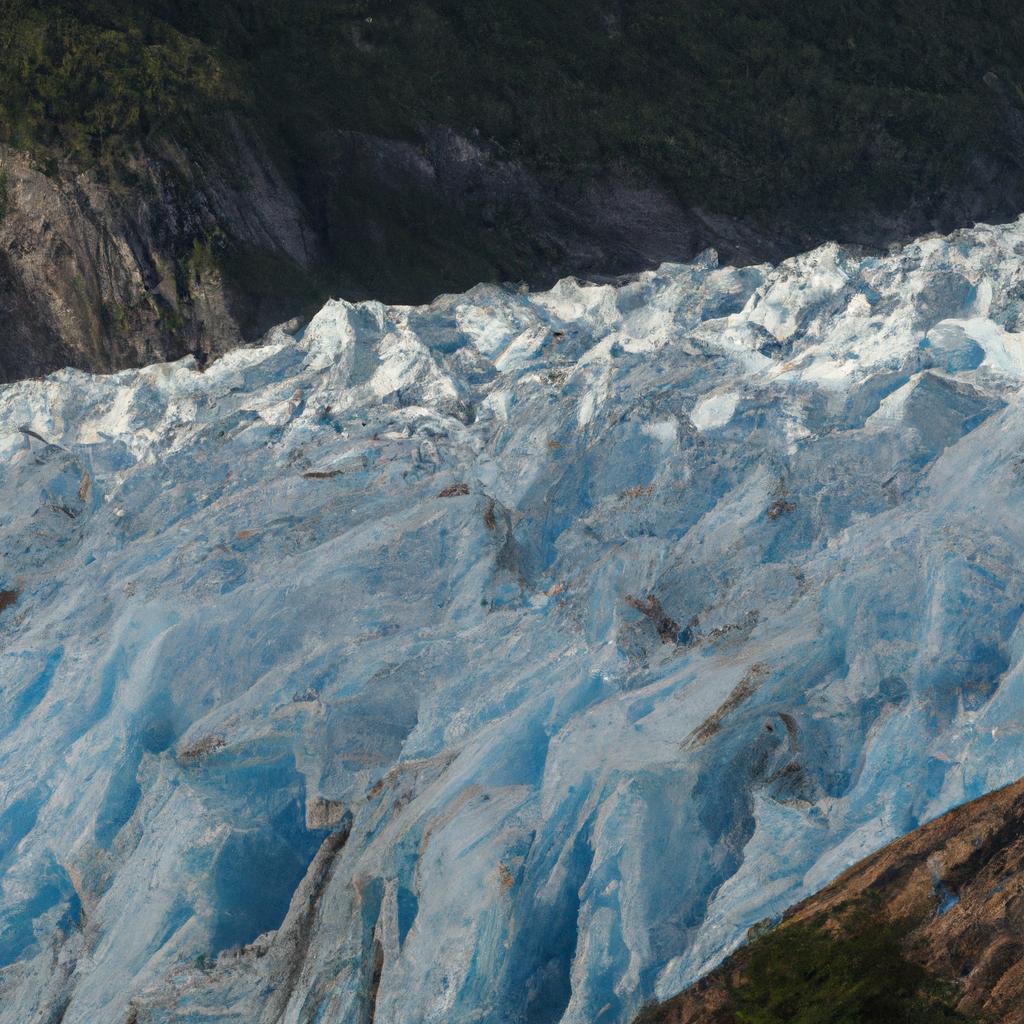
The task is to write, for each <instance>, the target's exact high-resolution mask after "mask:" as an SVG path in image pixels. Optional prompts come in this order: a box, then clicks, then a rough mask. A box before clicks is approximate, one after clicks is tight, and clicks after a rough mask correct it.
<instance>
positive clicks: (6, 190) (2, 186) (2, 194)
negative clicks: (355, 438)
mask: <svg viewBox="0 0 1024 1024" xmlns="http://www.w3.org/2000/svg"><path fill="white" fill-rule="evenodd" d="M10 206H11V186H10V180H9V178H8V174H7V169H6V168H5V167H0V224H2V223H3V222H4V218H5V217H6V216H7V211H8V210H9V209H10Z"/></svg>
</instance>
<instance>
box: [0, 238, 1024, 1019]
mask: <svg viewBox="0 0 1024 1024" xmlns="http://www.w3.org/2000/svg"><path fill="white" fill-rule="evenodd" d="M1022 381H1024V222H1020V221H1019V222H1017V223H1013V224H1009V225H1005V226H985V225H979V226H977V227H975V228H972V229H970V230H964V231H960V232H957V233H956V234H953V235H950V236H948V237H937V236H936V237H930V238H926V239H922V240H919V241H917V242H915V243H913V244H911V245H908V246H906V247H903V248H900V249H897V250H893V251H891V252H889V253H887V254H884V255H859V254H855V253H852V252H849V251H846V250H844V249H842V248H840V247H838V246H835V245H826V246H824V247H822V248H819V249H816V250H814V251H812V252H809V253H806V254H804V255H801V256H798V257H795V258H793V259H790V260H788V261H786V262H784V263H782V264H780V265H779V266H776V267H772V266H768V265H763V266H750V267H743V268H734V267H727V266H719V264H718V261H717V258H716V257H715V256H714V254H713V253H707V254H706V255H705V256H704V257H702V258H700V259H698V260H697V261H695V262H694V263H692V264H686V265H682V264H665V265H663V266H661V267H660V268H659V269H658V270H654V271H648V272H645V273H642V274H640V275H638V276H636V277H635V278H631V279H628V280H623V281H621V282H617V283H613V284H607V283H606V284H591V283H586V282H581V281H577V280H575V279H567V280H563V281H562V282H560V283H559V284H558V285H557V286H555V287H554V288H553V289H552V290H550V291H547V292H537V293H529V292H526V291H522V290H519V289H516V288H512V287H499V286H493V285H481V286H478V287H476V288H474V289H472V290H471V291H469V292H467V293H466V294H463V295H457V296H444V297H442V298H440V299H438V300H437V301H435V302H434V303H433V304H431V305H429V306H423V307H386V306H383V305H381V304H379V303H373V302H365V303H360V304H355V305H353V304H349V303H346V302H331V303H329V304H328V305H327V306H326V307H325V308H324V309H323V310H321V311H320V312H319V313H318V314H317V315H316V316H315V317H314V318H313V320H312V321H311V322H310V323H309V324H308V326H307V327H306V328H305V329H304V330H302V331H299V332H296V333H294V334H290V333H287V332H286V331H285V330H284V329H283V328H279V329H276V330H275V331H274V332H272V333H271V334H270V335H269V336H268V337H267V338H266V339H265V343H263V344H261V345H260V346H259V347H254V348H244V349H239V350H236V351H233V352H231V353H230V354H228V355H226V356H224V357H223V358H221V359H219V360H218V361H216V362H214V363H212V364H211V365H210V366H209V367H208V368H206V369H205V370H203V371H200V370H199V369H198V368H197V366H196V365H195V363H194V362H192V361H191V360H184V361H181V362H178V363H174V364H170V365H156V366H151V367H148V368H146V369H142V370H133V371H125V372H121V373H117V374H114V375H111V376H91V375H88V374H84V373H81V372H77V371H71V370H63V371H60V372H58V373H55V374H53V375H51V376H49V377H47V378H45V379H41V380H28V381H23V382H20V383H17V384H13V385H8V386H4V387H2V388H0V495H2V497H3V500H2V503H0V540H2V547H0V552H2V558H0V607H2V610H0V673H2V674H0V678H2V681H3V686H2V689H0V807H2V808H3V811H2V813H0V1022H3V1024H31V1022H39V1024H57V1022H62V1024H101V1022H102V1024H172V1022H173V1024H197V1022H211V1024H212V1022H225V1024H227V1022H233V1024H441V1022H444V1024H471V1022H472V1024H491V1022H494V1024H505V1022H508V1024H556V1022H559V1024H628V1022H629V1021H631V1020H632V1018H633V1016H634V1015H635V1014H636V1013H637V1012H638V1011H639V1010H640V1008H641V1007H642V1006H643V1005H644V1004H645V1003H646V1002H647V1001H649V1000H651V999H653V998H656V997H665V996H668V995H671V994H672V993H674V992H677V991H679V990H680V989H682V988H683V987H685V986H686V985H687V984H689V983H691V982H693V981H694V980H696V979H697V978H698V977H700V976H701V974H702V973H703V972H705V971H706V970H708V969H710V968H711V967H712V966H714V965H715V964H717V963H718V962H720V960H721V959H722V958H723V956H725V955H726V954H727V953H728V952H729V951H730V950H731V949H733V948H735V946H736V945H737V944H738V943H739V942H741V941H742V940H743V938H744V936H745V934H746V932H747V930H748V929H749V928H750V927H751V926H753V925H754V924H756V923H757V922H759V921H762V920H764V919H765V918H772V917H774V916H776V915H778V914H779V913H780V912H781V911H782V910H783V909H785V908H786V907H787V906H789V905H791V904H792V903H793V902H795V901H796V900H797V899H799V898H801V897H802V896H805V895H807V894H808V893H811V892H813V891H815V890H816V889H818V888H820V887H821V886H822V885H824V884H825V883H826V882H828V881H829V880H831V879H832V878H834V877H835V876H836V875H837V874H838V873H839V872H840V871H842V870H843V869H845V868H846V867H847V866H849V865H850V864H852V863H853V862H854V861H856V860H857V859H858V858H860V857H861V856H863V855H865V854H867V853H869V852H871V851H873V850H876V849H878V848H879V847H881V846H882V845H884V844H885V843H886V842H888V841H889V840H891V839H893V838H894V837H896V836H899V835H902V834H904V833H906V832H908V831H910V830H912V829H913V828H915V827H916V826H917V825H918V824H920V823H921V822H924V821H926V820H928V819H930V818H932V817H935V816H936V815H938V814H940V813H941V812H943V811H945V810H947V809H949V808H950V807H953V806H954V805H956V804H959V803H961V802H963V801H964V800H967V799H969V798H971V797H974V796H978V795H981V794H983V793H986V792H989V791H990V790H993V789H995V788H997V787H999V786H1000V785H1002V784H1004V783H1007V782H1010V781H1012V780H1015V779H1017V778H1019V777H1021V776H1024V743H1022V730H1024V718H1022V713H1021V708H1022V707H1024V671H1022V665H1024V662H1022V658H1024V630H1022V628H1021V623H1022V614H1024V571H1022V570H1024V515H1022V514H1021V510H1022V508H1024V401H1022V397H1021V385H1022Z"/></svg>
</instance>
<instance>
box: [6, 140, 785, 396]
mask: <svg viewBox="0 0 1024 1024" xmlns="http://www.w3.org/2000/svg"><path fill="white" fill-rule="evenodd" d="M224 141H225V145H224V147H223V149H221V150H220V151H219V152H218V153H217V154H216V156H213V155H209V154H205V153H203V152H201V151H199V152H197V151H196V150H195V149H190V150H189V151H185V150H182V149H180V148H177V147H176V146H174V145H173V144H171V143H164V144H160V146H159V148H157V149H155V150H153V151H144V150H142V149H139V150H138V151H137V154H136V156H135V158H134V160H133V161H132V164H131V166H130V168H129V171H128V174H127V177H128V178H129V179H130V181H129V183H125V182H123V181H122V182H118V183H111V182H106V183H104V182H101V181H99V180H98V179H97V175H96V174H95V173H94V172H88V171H79V170H75V169H74V168H73V167H71V166H66V165H59V164H53V165H50V166H48V167H47V168H46V170H45V171H44V169H43V166H42V165H40V164H39V163H38V162H35V161H33V160H32V159H30V158H29V157H28V156H27V155H25V154H22V153H18V152H16V151H14V150H11V149H9V148H8V149H6V150H4V151H3V154H2V158H0V159H2V163H3V168H4V173H5V180H6V200H5V204H4V206H5V216H4V217H3V219H2V220H0V380H16V379H19V378H21V377H26V376H35V375H39V374H43V373H47V372H50V371H52V370H55V369H58V368H60V367H62V366H72V367H77V368H80V369H88V370H92V371H94V372H110V371H113V370H118V369H121V368H124V367H128V366H138V365H143V364H145V363H148V362H153V361H156V360H166V359H176V358H180V357H181V356H184V355H188V354H191V355H195V356H196V357H197V358H198V359H199V360H200V362H205V361H206V360H207V359H209V358H210V357H212V356H216V355H220V354H222V353H224V352H226V351H229V350H230V349H231V348H233V347H235V346H237V345H239V344H242V343H244V342H252V341H255V340H257V339H258V338H259V337H260V336H261V335H262V334H263V333H264V332H265V331H266V330H267V329H269V328H270V327H271V326H272V325H273V324H275V323H278V322H280V321H282V320H284V319H286V318H288V317H289V316H291V315H293V314H294V313H296V312H297V311H299V310H301V308H302V306H303V304H305V303H308V302H310V301H312V300H313V299H315V298H317V297H319V298H323V297H324V296H325V295H326V294H329V293H330V291H335V290H337V291H341V292H344V293H345V294H347V295H348V296H350V297H369V296H382V297H385V298H387V297H389V296H390V297H392V298H393V299H396V300H406V299H410V298H413V297H420V298H423V297H433V296H434V295H435V294H438V293H440V292H442V291H445V290H458V289H461V288H465V287H466V286H468V285H469V284H471V283H473V282H475V281H477V280H484V281H487V280H493V281H500V280H505V279H519V278H525V279H527V280H528V281H529V282H530V283H533V284H545V283H546V284H550V283H552V282H553V281H554V280H555V279H556V278H557V277H560V276H563V275H565V274H586V275H591V276H597V277H598V278H607V277H609V276H614V275H617V274H623V273H627V272H630V271H635V270H637V269H639V268H642V267H648V266H656V265H657V264H658V263H660V262H662V261H663V260H666V259H672V258H690V257H692V256H695V255H696V254H697V253H699V252H700V251H702V250H703V249H705V248H707V247H708V246H711V245H715V246H717V247H718V248H719V249H720V250H721V251H722V253H723V257H724V258H725V259H727V260H736V261H739V262H741V263H748V262H750V261H751V260H753V259H754V258H755V257H763V256H766V255H778V253H780V252H781V251H782V250H783V248H784V247H783V246H782V245H779V244H777V243H774V242H772V241H771V240H770V239H769V238H767V237H766V236H764V235H763V234H759V233H757V232H756V231H754V230H752V229H751V228H749V227H744V226H743V225H742V224H741V223H739V222H737V221H733V220H731V219H729V218H712V217H708V216H705V215H702V214H700V213H698V212H696V211H693V210H689V209H686V208H684V207H682V206H681V205H680V204H679V202H678V201H677V200H675V199H673V198H672V196H671V195H670V194H669V193H667V192H666V191H665V190H664V189H660V188H658V187H656V186H654V185H647V186H641V185H638V184H635V183H627V182H624V181H623V182H616V181H614V180H608V181H605V182H597V181H587V182H578V183H575V184H573V183H569V182H565V181H563V182H555V181H545V180H543V179H541V178H538V176H537V175H536V174H534V173H531V172H530V171H528V170H527V169H526V168H525V167H524V166H522V165H521V164H518V163H516V162H514V161H510V160H506V159H502V158H501V157H500V156H499V155H498V154H497V152H496V151H495V150H494V149H493V147H489V146H486V145H484V144H482V143H479V142H475V143H474V142H471V141H470V140H468V139H466V138H464V137H462V136H460V135H458V134H457V133H455V132H452V131H450V130H442V129H438V130H435V131H432V132H429V133H426V134H424V136H423V138H422V140H421V142H420V143H419V144H413V143H410V142H400V141H397V140H388V139H383V138H379V137H375V136H371V135H364V134H360V133H347V134H345V135H344V137H343V142H342V143H341V145H340V150H341V152H342V154H343V157H342V158H341V159H340V160H339V162H338V164H337V165H335V166H334V167H332V168H330V169H329V171H328V172H325V180H324V182H323V189H324V190H325V191H327V190H332V191H340V192H341V193H342V194H343V195H344V196H345V201H344V202H343V203H342V205H341V208H340V209H335V210H334V211H332V213H331V215H330V216H331V218H333V219H332V221H331V223H330V224H328V223H327V222H326V219H327V217H328V215H327V214H326V212H325V211H323V210H321V209H318V207H317V201H316V198H315V195H316V194H317V192H318V190H317V189H315V188H314V189H313V193H314V195H313V198H312V199H311V198H310V195H309V194H308V193H307V194H306V195H305V197H303V194H302V193H301V192H300V190H299V189H298V188H297V186H296V185H295V184H294V183H291V184H290V183H288V182H287V181H286V180H285V178H284V177H283V176H282V174H281V173H280V172H279V171H278V169H277V167H276V165H275V162H274V160H273V159H271V157H270V156H269V155H268V153H267V152H266V150H265V148H264V147H263V145H262V143H261V142H260V141H259V140H257V139H255V138H253V137H248V136H246V135H245V134H244V133H243V132H242V130H241V129H239V128H238V127H237V125H236V124H235V123H234V122H227V123H226V125H225V140H224ZM328 178H329V180H327V179H328ZM332 250H334V251H333V253H332ZM328 281H331V285H330V286H329V285H328V284H327V282H328ZM307 308H308V307H307Z"/></svg>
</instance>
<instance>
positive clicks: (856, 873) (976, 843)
mask: <svg viewBox="0 0 1024 1024" xmlns="http://www.w3.org/2000/svg"><path fill="white" fill-rule="evenodd" d="M1022 868H1024V780H1022V781H1020V782H1015V783H1013V784H1012V785H1010V786H1007V787H1005V788H1004V789H1001V790H998V791H997V792H995V793H991V794H989V795H987V796H984V797H981V798H980V799H978V800H974V801H972V802H971V803H968V804H965V805H963V806H962V807H958V808H956V809H955V810H953V811H950V812H949V813H948V814H945V815H943V816H942V817H941V818H939V819H937V820H936V821H933V822H931V823H930V824H928V825H925V826H923V827H922V828H919V829H917V830H916V831H915V832H912V833H910V835H908V836H905V837H904V838H902V839H899V840H897V841H896V842H894V843H891V844H890V845H889V846H887V847H885V848H884V849H882V850H880V851H879V852H878V853H875V854H873V855H872V856H870V857H867V858H866V859H864V860H862V861H861V862H860V863H859V864H857V865H855V866H854V867H852V868H850V869H849V870H848V871H846V872H845V873H844V874H842V875H840V876H839V878H837V879H836V881H835V882H833V883H832V884H831V885H829V886H828V887H827V888H826V889H824V890H823V891H822V892H820V893H817V894H816V895H814V896H812V897H811V898H810V899H807V900H804V901H803V902H802V903H800V904H798V905H797V906H796V907H795V908H793V910H791V911H790V912H789V913H787V914H786V916H785V919H784V922H783V924H782V927H786V926H787V925H790V924H793V923H796V922H809V921H813V920H815V919H816V918H817V917H818V916H819V915H820V914H825V915H827V917H828V918H829V919H831V918H832V917H833V916H834V915H835V914H836V913H837V911H839V909H840V908H841V907H843V906H844V904H849V902H850V901H852V900H857V899H858V898H859V897H862V896H864V895H866V894H868V893H875V894H878V895H880V896H881V900H880V902H879V912H880V914H881V915H882V916H883V917H884V918H885V919H886V920H888V921H891V922H900V921H907V920H911V921H913V922H915V925H914V927H913V929H912V930H911V931H910V932H909V934H908V935H907V937H906V940H905V949H906V952H907V955H908V957H909V958H910V959H912V960H914V961H915V962H917V963H919V964H921V965H922V966H924V967H925V968H926V969H927V970H928V971H930V972H931V973H933V974H934V975H936V976H937V977H940V978H944V979H950V980H955V981H956V982H957V984H958V986H959V989H960V1000H959V1006H958V1009H960V1010H962V1011H964V1012H967V1013H971V1014H977V1013H981V1014H983V1015H984V1016H983V1019H985V1020H986V1021H991V1022H992V1024H1021V1022H1022V1021H1024V871H1022ZM748 956H749V951H748V949H747V948H746V947H744V948H743V949H741V950H739V951H738V952H737V953H736V954H735V955H734V956H733V957H731V958H730V959H729V960H728V961H726V963H725V964H723V965H722V966H721V967H720V968H718V969H717V970H715V971H713V972H712V973H711V974H710V975H708V976H707V977H706V978H704V979H703V980H701V981H700V982H698V983H697V984H696V985H694V986H693V987H692V988H690V989H688V990H687V991H685V992H683V993H681V994H680V995H678V996H676V997H675V998H673V999H669V1000H667V1001H666V1002H664V1003H662V1004H661V1005H659V1006H654V1007H651V1008H649V1009H647V1010H646V1011H645V1012H643V1013H642V1014H641V1015H640V1017H639V1018H638V1021H637V1024H734V1021H735V1020H736V1016H735V1012H734V1007H733V1001H732V998H731V996H730V991H729V989H730V985H733V986H735V985H742V983H743V978H744V969H745V966H746V963H747V959H748Z"/></svg>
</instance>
